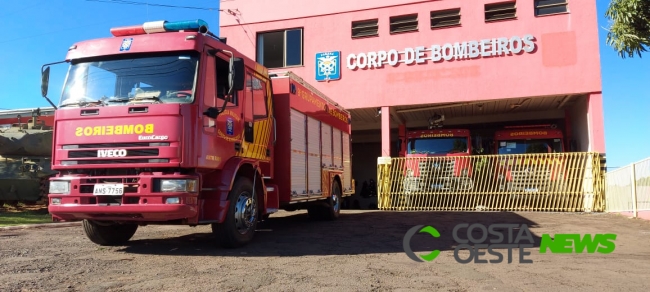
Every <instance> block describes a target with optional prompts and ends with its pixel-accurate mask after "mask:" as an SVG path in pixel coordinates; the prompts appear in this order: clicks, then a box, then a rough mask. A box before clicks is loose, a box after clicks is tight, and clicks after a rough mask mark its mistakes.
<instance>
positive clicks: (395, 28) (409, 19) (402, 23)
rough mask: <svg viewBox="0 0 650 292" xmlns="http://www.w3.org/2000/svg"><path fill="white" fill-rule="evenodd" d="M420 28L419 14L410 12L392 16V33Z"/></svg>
mask: <svg viewBox="0 0 650 292" xmlns="http://www.w3.org/2000/svg"><path fill="white" fill-rule="evenodd" d="M417 30H418V15H417V13H415V14H408V15H400V16H392V17H391V18H390V33H401V32H409V31H417Z"/></svg>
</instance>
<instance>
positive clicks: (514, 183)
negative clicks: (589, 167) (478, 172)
mask: <svg viewBox="0 0 650 292" xmlns="http://www.w3.org/2000/svg"><path fill="white" fill-rule="evenodd" d="M494 142H495V153H497V154H499V155H501V154H520V155H514V156H508V158H504V159H498V163H499V165H497V168H496V169H497V172H496V176H497V177H496V179H497V182H498V184H499V188H500V190H501V191H506V192H522V193H541V192H548V191H557V190H559V188H560V187H561V183H562V181H563V178H564V174H565V172H564V170H563V168H564V164H563V162H562V159H560V158H559V157H556V156H554V155H553V153H563V152H565V151H564V135H563V133H562V131H561V130H558V129H557V127H556V126H555V125H532V126H509V127H505V128H504V129H503V130H499V131H497V132H496V133H495V135H494Z"/></svg>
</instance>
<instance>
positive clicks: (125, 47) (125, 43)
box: [120, 38, 133, 52]
mask: <svg viewBox="0 0 650 292" xmlns="http://www.w3.org/2000/svg"><path fill="white" fill-rule="evenodd" d="M131 44H133V38H128V39H123V40H122V46H120V52H121V51H128V50H130V49H131Z"/></svg>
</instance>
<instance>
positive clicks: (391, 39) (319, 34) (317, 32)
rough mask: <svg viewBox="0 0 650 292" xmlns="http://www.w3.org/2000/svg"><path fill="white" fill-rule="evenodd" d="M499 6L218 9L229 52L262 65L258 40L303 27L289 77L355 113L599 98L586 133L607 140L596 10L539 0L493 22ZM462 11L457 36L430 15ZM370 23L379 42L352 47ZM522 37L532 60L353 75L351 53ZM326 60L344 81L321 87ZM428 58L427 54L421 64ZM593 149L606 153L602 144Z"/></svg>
mask: <svg viewBox="0 0 650 292" xmlns="http://www.w3.org/2000/svg"><path fill="white" fill-rule="evenodd" d="M496 2H502V1H500V0H497V1H495V0H475V1H461V0H444V1H399V0H376V1H349V0H347V1H341V0H331V1H327V2H312V1H296V0H275V1H270V0H258V1H250V0H249V1H246V0H233V1H226V2H222V3H221V6H222V9H223V10H224V13H222V15H221V20H220V21H221V27H220V31H221V36H223V37H227V39H228V44H231V45H234V46H235V47H237V48H238V49H239V50H240V51H242V52H243V53H245V54H247V55H249V56H251V57H253V58H255V45H254V44H255V41H256V34H257V32H266V31H273V30H279V29H288V28H304V52H303V56H304V57H303V58H304V61H303V64H304V65H303V66H297V67H292V68H289V69H288V70H291V71H294V72H295V73H297V74H299V75H300V76H302V77H303V78H305V79H306V80H307V81H308V82H310V83H311V84H313V85H315V86H317V87H318V89H319V90H321V91H323V92H324V93H325V94H327V95H328V96H330V97H332V98H333V99H335V100H336V101H338V102H340V103H341V104H342V105H343V106H344V107H346V108H348V109H354V108H367V107H380V106H397V105H414V104H430V103H439V102H440V103H442V102H461V101H476V100H490V99H503V98H518V97H528V96H544V95H557V94H572V93H595V94H594V95H592V97H591V98H590V101H589V106H588V112H589V117H588V119H589V124H590V127H592V128H591V129H590V130H589V132H590V136H591V135H597V136H598V135H600V136H603V134H602V128H603V126H602V122H603V121H602V96H601V95H600V92H601V77H600V56H599V50H598V46H599V44H598V31H597V30H598V25H597V15H596V4H595V3H594V2H593V1H575V0H570V1H569V11H570V13H567V14H559V15H549V16H540V17H536V16H535V15H534V1H529V0H526V1H522V0H519V1H517V19H515V20H505V21H499V22H491V23H486V22H485V20H484V4H485V3H496ZM373 7H377V8H373ZM458 7H460V8H461V26H460V27H449V28H442V29H431V28H430V20H429V19H430V14H429V13H430V11H435V10H442V9H448V8H458ZM229 11H230V12H232V14H230V12H229ZM411 13H418V15H419V17H418V18H419V31H417V32H408V33H402V34H394V35H391V34H390V33H389V17H391V16H397V15H403V14H411ZM233 14H234V15H233ZM373 18H378V19H379V36H378V37H369V38H362V39H352V38H351V22H352V21H358V20H365V19H373ZM525 35H532V36H533V37H534V38H535V39H534V43H535V49H534V50H533V51H532V52H531V53H527V52H523V51H522V53H520V54H511V55H507V56H505V55H502V56H491V57H481V56H479V57H478V58H475V59H464V60H454V59H452V60H450V61H444V60H442V61H439V62H432V61H431V60H426V61H425V62H424V63H422V64H410V65H406V64H404V63H398V64H397V65H396V66H390V65H387V64H385V65H384V66H383V67H382V68H373V69H368V68H366V69H358V68H357V69H355V70H350V69H349V68H347V67H346V63H347V57H348V56H349V55H350V54H357V55H358V54H359V53H368V52H377V51H381V50H383V51H386V52H388V51H389V50H391V49H395V50H397V51H400V52H403V51H404V50H405V48H413V49H415V48H416V47H418V46H423V47H425V48H427V49H430V48H431V46H432V45H440V46H443V45H444V44H446V43H450V44H452V45H453V44H454V43H455V42H459V43H462V42H467V41H478V42H481V41H482V40H484V39H485V40H489V41H490V42H491V41H492V39H493V38H502V37H505V38H508V40H510V39H511V38H512V37H514V36H518V37H520V38H523V37H524V36H525ZM327 51H340V52H341V79H340V80H334V81H329V82H317V81H316V80H315V65H316V60H315V54H316V53H317V52H327ZM431 54H432V52H431V51H426V52H424V58H428V57H430V56H431ZM403 57H404V56H403V55H401V56H400V59H402V58H403ZM589 140H590V142H592V143H594V144H592V146H596V147H595V148H601V147H602V148H603V149H602V151H604V137H603V138H602V139H600V138H599V137H594V136H591V137H590V139H589ZM595 140H602V141H595ZM590 144H591V143H590ZM593 150H596V151H598V150H597V149H593Z"/></svg>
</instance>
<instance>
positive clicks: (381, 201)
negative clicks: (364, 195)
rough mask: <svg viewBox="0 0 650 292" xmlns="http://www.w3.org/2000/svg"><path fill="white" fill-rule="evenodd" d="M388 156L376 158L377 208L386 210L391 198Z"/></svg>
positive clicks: (389, 160)
mask: <svg viewBox="0 0 650 292" xmlns="http://www.w3.org/2000/svg"><path fill="white" fill-rule="evenodd" d="M390 164H391V157H390V156H381V157H377V200H378V202H377V208H378V209H379V210H386V209H388V208H390V206H391V205H392V204H391V201H392V197H391V194H390Z"/></svg>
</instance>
